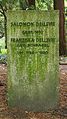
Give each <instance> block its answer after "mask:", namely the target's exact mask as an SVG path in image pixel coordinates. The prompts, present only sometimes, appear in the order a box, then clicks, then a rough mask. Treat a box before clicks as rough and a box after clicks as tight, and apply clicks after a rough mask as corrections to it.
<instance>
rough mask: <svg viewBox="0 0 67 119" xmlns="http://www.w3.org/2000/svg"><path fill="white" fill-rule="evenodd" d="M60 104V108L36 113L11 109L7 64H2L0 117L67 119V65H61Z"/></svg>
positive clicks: (0, 75)
mask: <svg viewBox="0 0 67 119" xmlns="http://www.w3.org/2000/svg"><path fill="white" fill-rule="evenodd" d="M59 74H60V78H59V80H60V85H59V94H60V98H59V106H58V109H56V110H52V111H48V112H46V113H45V112H44V113H41V112H39V113H34V112H27V111H24V110H22V109H15V108H14V109H9V108H8V105H7V98H6V93H7V66H6V65H5V64H0V119H67V65H60V66H59Z"/></svg>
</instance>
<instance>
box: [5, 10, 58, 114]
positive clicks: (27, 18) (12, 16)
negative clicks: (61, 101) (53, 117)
mask: <svg viewBox="0 0 67 119" xmlns="http://www.w3.org/2000/svg"><path fill="white" fill-rule="evenodd" d="M7 38H8V40H7V48H8V94H7V96H8V105H9V106H10V107H17V108H18V107H19V108H22V109H24V110H28V111H35V112H37V111H47V110H51V109H55V108H56V107H57V106H58V98H59V93H58V85H59V78H58V77H59V12H58V11H36V10H28V11H25V10H20V11H19V10H18V11H9V12H8V13H7Z"/></svg>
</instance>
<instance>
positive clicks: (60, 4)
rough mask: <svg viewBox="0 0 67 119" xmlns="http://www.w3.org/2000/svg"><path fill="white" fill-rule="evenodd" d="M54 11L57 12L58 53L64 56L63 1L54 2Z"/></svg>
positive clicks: (55, 0)
mask: <svg viewBox="0 0 67 119" xmlns="http://www.w3.org/2000/svg"><path fill="white" fill-rule="evenodd" d="M54 9H55V10H59V53H60V55H65V54H66V42H65V28H64V0H54Z"/></svg>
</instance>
